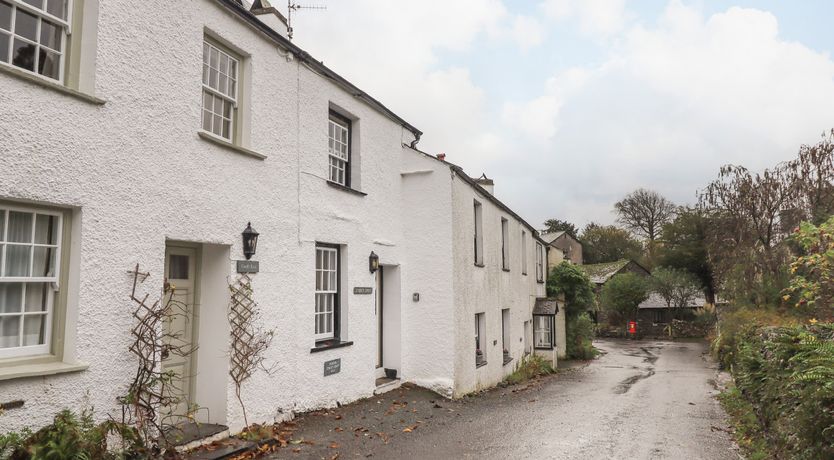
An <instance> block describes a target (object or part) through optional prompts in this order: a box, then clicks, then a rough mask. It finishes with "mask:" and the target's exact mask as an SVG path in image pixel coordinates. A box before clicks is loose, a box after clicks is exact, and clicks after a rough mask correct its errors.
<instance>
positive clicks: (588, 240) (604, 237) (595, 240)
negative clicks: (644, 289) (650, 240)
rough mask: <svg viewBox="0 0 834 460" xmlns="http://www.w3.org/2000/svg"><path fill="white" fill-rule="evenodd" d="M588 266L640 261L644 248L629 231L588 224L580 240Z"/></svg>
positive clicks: (609, 226)
mask: <svg viewBox="0 0 834 460" xmlns="http://www.w3.org/2000/svg"><path fill="white" fill-rule="evenodd" d="M579 240H580V241H582V256H583V258H584V259H585V263H587V264H597V263H602V262H614V261H616V260H620V259H640V258H641V257H642V255H643V246H642V245H641V244H640V242H639V241H637V240H636V239H634V237H633V236H631V234H630V233H628V232H627V231H625V230H623V229H621V228H618V227H615V226H613V225H604V226H603V225H598V224H595V223H593V222H592V223H590V224H588V225H587V226H586V227H585V229H584V230H582V235H581V236H580V238H579Z"/></svg>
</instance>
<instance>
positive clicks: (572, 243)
mask: <svg viewBox="0 0 834 460" xmlns="http://www.w3.org/2000/svg"><path fill="white" fill-rule="evenodd" d="M541 237H542V240H544V241H545V242H546V243H547V264H548V266H549V267H555V266H556V265H559V264H560V263H561V262H562V261H563V260H569V261H571V263H573V264H576V265H582V243H580V242H579V240H577V239H576V238H574V237H573V236H571V235H570V233H568V232H564V231H562V232H553V233H544V234H542V236H541Z"/></svg>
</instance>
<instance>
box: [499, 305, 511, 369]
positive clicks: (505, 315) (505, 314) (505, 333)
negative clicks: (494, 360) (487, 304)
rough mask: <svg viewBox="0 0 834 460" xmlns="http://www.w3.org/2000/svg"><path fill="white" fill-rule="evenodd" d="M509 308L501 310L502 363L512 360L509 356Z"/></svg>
mask: <svg viewBox="0 0 834 460" xmlns="http://www.w3.org/2000/svg"><path fill="white" fill-rule="evenodd" d="M510 342H511V340H510V309H509V308H505V309H503V310H501V343H502V348H503V349H504V364H507V363H509V362H510V361H512V358H511V357H510Z"/></svg>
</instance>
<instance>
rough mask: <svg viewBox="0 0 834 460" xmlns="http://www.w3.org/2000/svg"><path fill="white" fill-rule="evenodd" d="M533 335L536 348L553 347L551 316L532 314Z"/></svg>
mask: <svg viewBox="0 0 834 460" xmlns="http://www.w3.org/2000/svg"><path fill="white" fill-rule="evenodd" d="M533 336H534V342H535V346H536V348H542V349H547V350H552V349H553V316H552V315H535V316H533Z"/></svg>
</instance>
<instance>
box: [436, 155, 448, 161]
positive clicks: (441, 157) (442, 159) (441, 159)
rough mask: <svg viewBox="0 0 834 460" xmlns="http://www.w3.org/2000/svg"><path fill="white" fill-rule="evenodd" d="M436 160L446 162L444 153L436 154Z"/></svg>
mask: <svg viewBox="0 0 834 460" xmlns="http://www.w3.org/2000/svg"><path fill="white" fill-rule="evenodd" d="M437 159H438V160H440V161H446V154H445V153H438V154H437Z"/></svg>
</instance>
